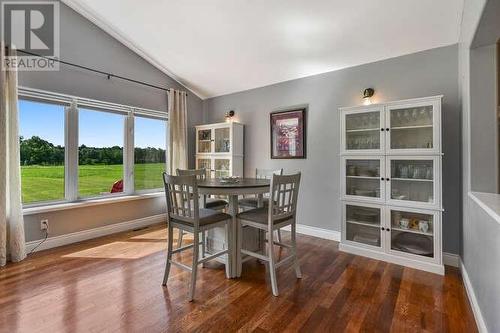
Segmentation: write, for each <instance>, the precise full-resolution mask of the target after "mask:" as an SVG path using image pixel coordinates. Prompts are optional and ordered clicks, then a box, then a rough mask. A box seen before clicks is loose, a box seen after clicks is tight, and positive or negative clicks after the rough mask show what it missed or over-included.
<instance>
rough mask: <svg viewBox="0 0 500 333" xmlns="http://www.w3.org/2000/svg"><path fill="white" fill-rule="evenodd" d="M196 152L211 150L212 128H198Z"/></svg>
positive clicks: (208, 151)
mask: <svg viewBox="0 0 500 333" xmlns="http://www.w3.org/2000/svg"><path fill="white" fill-rule="evenodd" d="M197 136H198V138H197V140H198V153H211V152H212V130H211V129H203V130H198V133H197Z"/></svg>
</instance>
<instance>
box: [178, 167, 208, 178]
mask: <svg viewBox="0 0 500 333" xmlns="http://www.w3.org/2000/svg"><path fill="white" fill-rule="evenodd" d="M177 176H196V179H198V180H205V179H206V178H207V170H206V169H186V170H182V169H177Z"/></svg>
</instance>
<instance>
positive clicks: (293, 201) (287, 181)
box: [269, 172, 300, 228]
mask: <svg viewBox="0 0 500 333" xmlns="http://www.w3.org/2000/svg"><path fill="white" fill-rule="evenodd" d="M299 185H300V172H299V173H297V174H293V175H283V176H281V175H273V177H272V178H271V192H270V196H269V227H270V228H271V227H272V225H273V221H276V220H278V219H284V218H293V219H294V220H295V214H296V212H297V198H298V194H299ZM294 223H295V221H294Z"/></svg>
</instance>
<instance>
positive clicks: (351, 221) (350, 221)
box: [346, 220, 380, 228]
mask: <svg viewBox="0 0 500 333" xmlns="http://www.w3.org/2000/svg"><path fill="white" fill-rule="evenodd" d="M346 222H347V223H351V224H359V225H364V226H366V227H372V228H380V224H375V223H373V222H363V221H354V220H347V221H346Z"/></svg>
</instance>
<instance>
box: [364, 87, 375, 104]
mask: <svg viewBox="0 0 500 333" xmlns="http://www.w3.org/2000/svg"><path fill="white" fill-rule="evenodd" d="M373 95H375V90H374V89H373V88H366V89H365V90H364V91H363V104H364V105H370V104H372V100H371V98H372V97H373Z"/></svg>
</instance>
